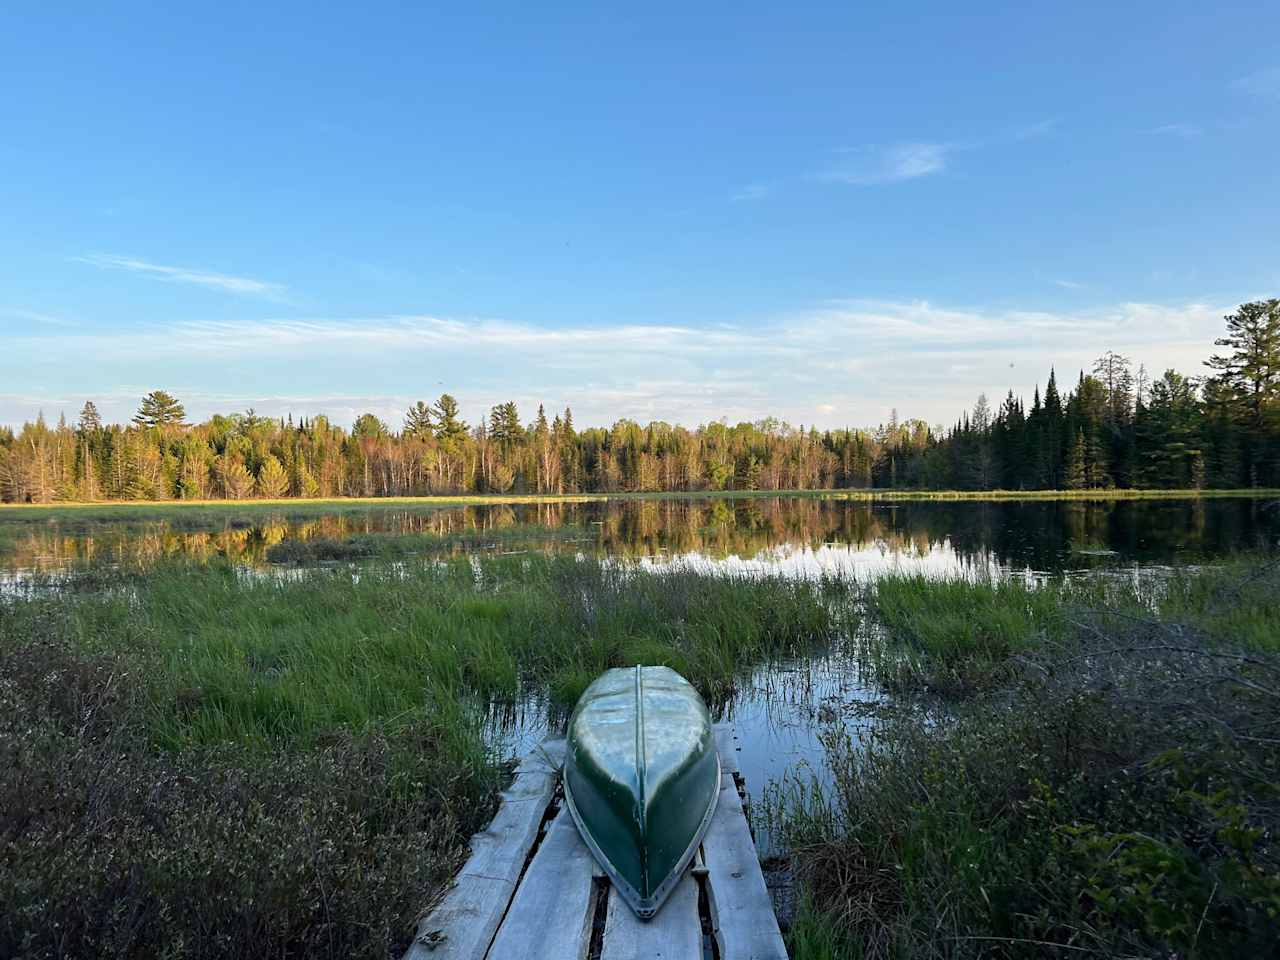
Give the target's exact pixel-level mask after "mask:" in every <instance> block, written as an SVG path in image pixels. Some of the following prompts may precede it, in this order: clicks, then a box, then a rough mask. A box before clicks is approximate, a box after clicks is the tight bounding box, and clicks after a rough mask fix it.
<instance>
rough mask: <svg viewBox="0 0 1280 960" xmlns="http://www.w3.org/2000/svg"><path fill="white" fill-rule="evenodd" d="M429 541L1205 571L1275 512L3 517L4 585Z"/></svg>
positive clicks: (644, 553) (745, 508)
mask: <svg viewBox="0 0 1280 960" xmlns="http://www.w3.org/2000/svg"><path fill="white" fill-rule="evenodd" d="M410 533H422V534H430V535H434V536H437V537H443V538H447V539H449V540H451V541H452V542H450V543H446V544H444V545H443V546H444V547H445V548H447V549H451V550H455V551H473V550H495V551H512V550H530V549H534V550H568V551H572V552H581V553H587V554H595V555H602V556H618V557H630V558H638V559H641V560H644V561H646V562H669V561H671V560H673V559H676V560H680V559H683V560H685V561H686V562H689V561H692V562H708V563H720V564H727V565H731V566H736V567H740V568H744V569H750V568H759V569H776V570H783V571H793V572H795V573H797V574H801V573H804V572H805V571H811V570H818V569H845V570H850V571H855V572H866V573H871V574H874V572H875V571H876V570H879V569H883V568H885V567H892V566H903V565H905V566H909V567H911V568H918V569H922V570H925V571H928V572H937V573H946V572H950V571H956V570H962V569H965V568H968V567H972V566H974V565H977V566H981V567H986V566H992V565H994V566H997V567H999V568H1001V569H1005V570H1035V571H1045V572H1056V571H1061V570H1071V569H1087V568H1092V567H1097V566H1100V565H1102V566H1129V565H1134V564H1138V565H1164V564H1172V563H1201V562H1210V561H1212V560H1213V559H1214V558H1215V557H1221V556H1224V555H1226V554H1229V553H1231V552H1233V551H1237V550H1242V549H1251V548H1256V547H1258V546H1259V545H1263V544H1270V543H1274V542H1275V541H1276V539H1277V537H1278V536H1280V503H1277V502H1276V501H1274V500H1264V499H1216V500H1215V499H1205V500H1131V501H1110V502H1081V501H1024V502H1011V501H991V502H982V501H952V502H924V501H918V502H901V503H865V502H853V501H846V500H838V499H820V498H811V497H777V498H753V499H746V500H697V499H691V500H666V499H663V500H623V501H606V502H590V503H559V504H551V503H536V504H510V505H507V504H502V505H489V506H466V507H424V508H405V507H403V506H395V507H391V508H382V507H378V506H368V507H366V506H361V507H358V508H356V507H345V508H341V509H336V510H334V511H333V512H330V513H324V512H316V511H315V510H314V509H308V510H302V511H296V512H295V511H290V510H287V509H282V510H280V511H278V512H277V511H274V510H267V511H264V510H263V509H261V508H252V507H249V508H244V509H237V508H236V507H228V508H225V509H223V508H199V507H196V508H191V509H190V510H179V509H173V508H170V509H168V510H166V511H162V512H161V513H158V514H157V515H155V516H152V517H148V516H147V515H146V514H145V513H143V512H139V513H131V514H129V515H128V516H120V515H118V514H117V515H116V516H114V517H111V518H97V517H95V516H94V514H93V512H92V511H89V512H87V513H80V512H69V513H67V514H64V515H62V516H61V517H60V518H58V519H35V520H29V519H26V518H25V517H24V515H23V513H22V512H19V511H13V512H4V511H0V573H3V574H6V575H8V576H9V577H11V578H12V577H15V576H19V575H22V574H24V573H29V572H32V571H36V570H40V571H57V570H65V569H69V568H74V567H75V566H77V565H80V564H86V563H90V564H97V563H126V564H135V563H142V564H145V563H147V562H149V561H154V560H156V559H159V558H162V557H167V556H187V557H195V558H211V557H214V556H224V557H227V558H229V559H231V560H233V561H236V562H240V563H246V564H252V565H265V564H266V554H267V550H268V549H269V548H270V547H271V546H272V545H273V544H276V543H278V542H280V541H281V540H284V539H286V538H297V539H302V540H308V539H313V538H317V537H327V538H331V539H344V538H346V537H349V536H352V535H359V534H410Z"/></svg>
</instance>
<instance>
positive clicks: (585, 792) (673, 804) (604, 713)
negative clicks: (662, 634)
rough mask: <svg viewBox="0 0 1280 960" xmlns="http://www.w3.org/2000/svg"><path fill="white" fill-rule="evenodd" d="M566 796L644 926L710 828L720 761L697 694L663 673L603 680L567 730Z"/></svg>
mask: <svg viewBox="0 0 1280 960" xmlns="http://www.w3.org/2000/svg"><path fill="white" fill-rule="evenodd" d="M564 795H565V801H566V802H567V804H568V807H569V812H570V814H571V815H572V816H573V819H574V822H575V823H576V824H577V825H578V832H579V833H581V834H582V839H583V840H584V841H585V842H586V845H587V847H588V848H590V850H591V852H592V854H593V855H594V856H595V858H596V860H597V861H598V862H599V864H600V866H601V867H602V868H603V869H604V871H605V873H607V874H608V876H609V879H610V880H611V881H612V882H613V884H614V886H615V887H616V888H617V889H618V892H619V893H620V894H621V895H622V897H623V899H624V900H626V902H627V903H628V904H629V905H630V906H631V908H632V909H633V910H635V912H636V914H637V916H639V917H640V918H641V919H642V920H648V919H650V918H651V917H652V916H653V915H654V914H655V913H657V912H658V908H659V907H660V906H662V902H663V901H664V900H665V899H666V898H667V895H668V894H669V893H671V891H672V890H673V889H674V888H675V885H676V883H678V882H679V880H680V877H681V875H682V874H683V873H684V870H685V868H686V867H687V866H688V865H689V861H690V860H692V859H693V856H694V854H695V853H696V852H697V849H698V844H699V843H701V842H702V836H703V834H704V833H706V831H707V826H708V825H709V824H710V823H711V815H712V814H713V813H714V812H715V808H716V798H717V797H718V796H719V795H720V756H719V754H717V753H716V747H715V740H714V738H713V737H712V733H711V718H710V716H709V715H708V714H707V707H706V705H705V704H704V703H703V702H702V698H701V697H699V696H698V692H697V691H696V690H694V689H693V686H692V685H691V684H690V683H689V681H688V680H686V679H685V678H684V677H682V676H680V674H678V673H676V672H675V671H674V670H671V669H670V668H668V667H627V668H623V669H618V670H607V671H605V672H604V673H603V674H601V675H600V676H599V677H597V678H596V680H595V681H594V682H593V683H592V684H591V686H589V687H587V689H586V691H585V692H584V693H583V694H582V699H581V700H579V701H578V705H577V707H575V708H574V711H573V716H572V718H571V719H570V720H569V733H568V742H567V749H566V752H565V763H564Z"/></svg>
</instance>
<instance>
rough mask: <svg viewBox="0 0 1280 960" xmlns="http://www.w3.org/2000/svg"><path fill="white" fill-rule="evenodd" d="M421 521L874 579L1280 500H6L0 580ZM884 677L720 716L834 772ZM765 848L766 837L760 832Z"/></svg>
mask: <svg viewBox="0 0 1280 960" xmlns="http://www.w3.org/2000/svg"><path fill="white" fill-rule="evenodd" d="M408 533H421V534H429V535H432V536H435V537H439V538H443V539H442V540H441V541H440V542H438V543H437V544H435V546H434V549H441V550H445V551H447V552H474V551H495V552H518V551H529V550H537V551H568V552H571V553H574V554H586V555H597V556H606V557H626V558H631V559H634V560H638V561H639V562H641V563H645V564H666V563H691V564H696V565H699V566H708V565H709V566H714V567H720V568H724V569H726V570H734V571H744V572H745V571H753V570H758V571H779V572H785V573H788V574H790V575H794V576H810V575H813V574H815V573H818V572H821V571H830V572H836V571H839V572H844V573H847V574H849V575H852V576H857V577H860V578H864V579H871V578H874V577H875V575H876V574H877V573H879V572H881V571H884V570H889V569H905V570H917V571H921V572H924V573H926V574H930V575H945V574H952V573H971V572H975V571H978V572H984V571H991V572H1003V573H1025V572H1033V573H1034V572H1045V573H1053V572H1063V571H1087V570H1100V569H1104V570H1105V569H1111V570H1125V571H1137V570H1141V569H1147V568H1152V567H1161V566H1168V565H1172V564H1200V563H1211V562H1213V561H1214V560H1215V559H1216V558H1220V557H1224V556H1226V555H1228V554H1231V553H1233V552H1236V551H1240V550H1248V549H1256V548H1259V547H1266V546H1271V545H1274V544H1275V543H1276V542H1277V539H1280V503H1277V502H1275V501H1268V500H1261V499H1206V500H1167V501H1162V500H1134V501H1110V502H1080V501H1026V502H1010V501H995V502H975V501H953V502H900V503H866V502H852V501H844V500H838V499H820V498H799V497H792V498H787V497H779V498H753V499H749V500H705V499H704V500H697V499H690V500H670V499H661V500H625V501H612V502H592V503H561V504H548V503H538V504H510V505H507V504H503V505H496V506H467V507H443V508H442V507H434V508H406V507H404V506H401V505H396V506H394V507H387V508H383V507H378V506H372V507H364V506H361V507H358V508H356V507H346V508H341V509H337V510H335V511H334V512H331V513H317V512H315V511H314V510H304V511H296V512H295V511H289V510H287V509H286V510H281V511H279V512H276V511H273V510H268V511H265V512H264V511H263V510H262V509H261V508H248V509H238V508H235V507H231V508H228V509H226V510H222V509H216V510H215V509H205V508H195V509H193V510H191V511H190V512H188V511H175V510H172V509H170V510H168V511H165V512H164V514H163V515H162V516H161V515H157V516H154V517H150V518H148V517H147V516H146V515H145V514H143V515H138V514H133V515H130V516H129V517H128V518H119V517H116V518H113V519H95V518H93V515H92V514H78V513H70V514H68V515H66V516H64V517H63V518H61V519H56V520H47V519H41V520H28V519H25V518H23V517H22V514H20V513H13V514H9V515H6V514H4V513H0V589H3V587H4V584H6V583H7V584H8V585H9V587H10V588H12V587H13V586H14V585H16V584H19V583H21V582H22V581H23V580H24V579H25V578H27V577H29V576H30V575H31V574H32V573H33V572H36V571H40V572H57V571H73V570H75V569H76V568H78V567H82V566H85V565H94V564H100V563H107V564H129V565H133V564H143V565H145V564H146V563H148V562H151V561H154V560H157V559H159V558H163V557H171V556H186V557H193V558H212V557H215V556H223V557H227V558H229V559H231V560H233V561H235V562H237V563H243V564H246V565H250V566H254V567H260V568H265V567H267V566H268V564H267V560H266V555H267V550H268V549H269V548H270V547H271V546H272V545H273V544H275V543H278V542H280V541H281V540H284V539H286V538H297V539H303V540H307V539H312V538H317V537H327V538H332V539H343V538H346V537H349V536H353V535H358V534H408ZM879 696H880V694H879V693H878V692H877V691H876V690H875V689H874V687H872V686H870V685H869V684H867V683H864V682H863V681H862V679H861V678H860V677H859V675H858V668H857V664H856V662H854V661H853V660H852V658H849V657H846V656H842V655H841V653H840V651H839V650H834V651H830V652H829V653H827V654H824V655H819V656H813V657H809V658H806V659H804V660H802V661H791V662H784V663H775V664H770V665H768V666H762V667H760V668H759V669H757V670H756V671H755V673H754V675H753V677H752V680H751V682H750V683H749V684H746V685H744V687H743V688H742V689H741V690H740V691H739V692H738V695H737V696H736V697H735V698H734V699H733V701H732V702H730V703H729V704H728V705H727V706H726V708H725V712H724V716H723V717H722V719H725V720H728V721H730V722H732V723H733V725H734V728H735V731H736V733H737V735H738V736H739V738H740V743H741V744H742V749H741V752H740V753H739V754H738V760H739V765H740V766H741V768H742V771H743V774H744V776H745V777H746V780H747V785H748V788H749V789H750V790H751V792H752V793H753V794H754V795H756V796H759V791H760V790H761V789H762V788H763V787H764V786H765V785H766V784H767V783H769V782H771V781H776V780H777V779H779V778H781V777H782V776H784V775H785V774H790V775H797V774H798V775H800V776H802V777H803V776H806V775H808V774H812V775H814V776H816V777H818V779H819V780H822V779H824V770H825V767H824V761H823V757H824V752H823V749H822V746H821V744H820V742H819V735H820V733H821V731H822V729H823V728H824V726H825V725H826V724H828V723H832V722H836V721H837V720H839V721H843V722H845V723H851V722H861V721H858V720H857V716H858V708H859V707H860V706H861V705H864V704H866V703H869V702H872V701H875V700H876V699H877V698H878V697H879ZM546 732H547V713H546V710H545V708H544V706H543V705H542V704H541V703H539V702H538V701H536V700H531V701H527V702H524V703H521V704H519V705H517V706H516V708H515V709H514V710H508V711H505V712H504V714H503V715H502V716H501V717H500V718H497V719H495V722H494V723H493V737H494V740H495V742H496V743H497V744H499V745H500V746H501V748H502V749H504V750H505V751H507V752H510V753H520V752H523V751H526V750H527V749H530V748H531V747H532V746H533V745H534V744H535V743H536V742H537V741H538V740H539V739H541V737H542V736H544V735H545V734H546ZM762 841H764V842H763V845H764V846H765V847H766V849H767V839H765V838H762Z"/></svg>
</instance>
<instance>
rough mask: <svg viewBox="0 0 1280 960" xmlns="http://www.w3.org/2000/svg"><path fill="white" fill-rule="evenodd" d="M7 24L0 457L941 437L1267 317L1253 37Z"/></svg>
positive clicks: (1, 121) (1277, 47)
mask: <svg viewBox="0 0 1280 960" xmlns="http://www.w3.org/2000/svg"><path fill="white" fill-rule="evenodd" d="M25 6H26V9H25V10H23V9H19V5H11V6H10V7H9V8H7V9H6V10H5V11H4V12H0V84H2V87H0V89H3V90H4V94H3V96H0V423H10V424H16V423H20V422H21V421H22V420H23V419H24V418H28V417H32V416H34V415H35V413H36V412H37V411H38V410H41V409H42V410H43V411H44V412H45V414H46V416H49V417H51V418H52V417H56V416H57V415H58V413H59V412H60V411H63V410H65V411H66V412H67V414H68V416H71V417H73V416H74V414H75V412H76V411H77V410H78V409H79V407H80V405H81V403H82V402H83V401H84V400H85V399H94V400H95V401H97V403H98V405H99V407H100V409H102V411H103V412H104V414H106V415H107V416H109V417H112V418H123V417H126V416H128V415H129V414H130V413H131V412H132V410H133V409H134V408H135V407H136V404H137V398H138V397H139V396H141V394H142V393H144V392H146V391H147V390H150V389H152V388H155V387H161V388H165V389H168V390H170V391H171V392H173V393H175V394H177V395H178V396H179V397H181V398H182V399H184V400H185V401H186V403H187V408H188V412H189V413H191V414H192V415H194V416H197V417H203V416H207V415H208V414H209V413H210V412H213V411H215V410H233V409H244V408H246V407H250V406H252V407H254V408H256V409H257V410H258V411H259V412H265V413H273V414H274V413H280V414H283V413H286V412H292V413H294V414H295V415H297V414H311V413H317V412H326V413H329V414H330V415H332V416H334V417H335V418H336V419H338V420H340V421H349V420H350V419H351V418H352V417H353V416H354V415H355V414H356V413H357V412H359V411H361V410H365V409H370V410H374V411H375V412H378V413H380V414H381V415H383V416H385V417H387V418H388V419H390V420H392V422H393V423H398V420H399V412H400V411H402V410H403V409H404V408H405V407H406V406H407V405H408V404H409V403H410V402H411V401H413V400H416V399H418V398H431V397H434V396H436V395H438V394H439V393H440V392H441V391H444V390H448V391H449V392H451V393H453V394H455V395H456V396H458V398H459V399H460V401H461V402H462V405H463V409H464V412H465V413H466V414H467V415H468V417H470V418H472V419H474V418H475V417H476V416H477V415H478V414H479V413H480V412H481V411H482V410H483V409H484V408H486V407H487V406H489V405H491V404H493V403H497V402H500V401H504V400H508V399H514V400H516V401H518V402H519V403H520V405H521V408H522V412H523V413H524V414H525V416H526V417H532V415H533V413H534V410H535V409H536V405H537V403H538V402H539V401H545V402H546V403H547V405H548V407H549V408H556V409H559V408H561V407H563V406H565V405H571V406H572V407H573V409H574V413H575V418H576V419H577V421H578V422H579V423H607V422H611V421H612V420H613V419H615V418H617V417H619V416H629V417H634V418H637V419H640V420H648V419H652V418H661V419H666V420H671V421H677V422H683V423H688V424H692V423H695V422H699V421H702V420H706V419H709V418H714V417H719V416H725V417H728V418H729V419H730V420H731V421H736V420H739V419H757V418H759V417H762V416H765V415H769V414H773V415H778V416H782V417H784V418H786V419H788V420H790V421H791V422H793V423H804V424H810V423H816V424H818V425H820V426H837V425H844V424H851V425H865V424H872V423H875V422H878V421H880V420H882V419H884V418H885V417H887V415H888V413H889V411H890V410H891V409H892V408H894V407H896V408H897V409H898V410H899V411H900V412H901V414H902V415H904V416H923V417H925V418H926V419H928V420H929V421H931V422H938V421H943V422H950V421H952V420H953V419H954V418H955V416H956V414H957V413H958V411H959V409H960V408H962V407H965V406H969V405H971V404H972V402H973V399H974V398H975V397H976V395H977V394H978V393H979V392H980V391H985V392H987V393H989V394H992V395H1001V394H1003V392H1004V390H1005V389H1007V388H1008V387H1013V388H1014V389H1015V390H1016V391H1018V392H1021V393H1025V394H1027V395H1028V397H1029V395H1030V391H1031V388H1032V386H1033V385H1034V384H1035V383H1036V382H1037V381H1042V380H1043V379H1044V376H1045V374H1046V372H1047V368H1048V366H1049V365H1050V364H1051V363H1056V364H1057V366H1058V368H1059V371H1060V373H1061V374H1063V375H1064V376H1068V377H1072V378H1073V377H1074V375H1075V373H1076V371H1077V370H1078V369H1079V367H1080V366H1081V365H1082V364H1087V363H1088V362H1090V360H1091V359H1092V358H1093V357H1095V356H1096V355H1097V354H1099V353H1101V352H1102V351H1104V350H1106V349H1108V348H1111V349H1116V350H1119V351H1121V352H1124V353H1127V354H1130V355H1132V356H1133V357H1134V359H1135V360H1136V361H1142V362H1145V363H1146V364H1147V365H1148V367H1150V368H1153V369H1156V370H1157V371H1158V370H1161V369H1163V368H1164V367H1165V366H1169V365H1173V366H1176V367H1179V368H1180V369H1183V370H1184V371H1186V372H1199V371H1198V369H1197V364H1198V362H1199V361H1200V360H1201V359H1203V357H1205V356H1206V355H1207V354H1208V353H1209V351H1210V350H1211V348H1212V339H1213V337H1214V336H1215V335H1217V334H1218V332H1219V331H1220V329H1221V325H1222V324H1221V317H1222V314H1223V313H1225V312H1227V311H1229V310H1230V309H1231V308H1232V307H1233V306H1234V305H1235V304H1236V303H1238V302H1240V301H1241V300H1245V299H1252V298H1255V297H1260V296H1275V295H1277V293H1278V292H1280V230H1277V227H1276V224H1277V222H1280V218H1278V215H1280V164H1278V163H1277V161H1276V157H1277V156H1280V40H1276V39H1275V38H1276V37H1277V36H1278V35H1280V30H1278V29H1277V28H1280V6H1277V5H1276V4H1275V3H1274V2H1272V3H1257V4H1223V5H1212V4H1205V3H1203V2H1198V3H1169V2H1163V3H1158V4H1156V3H1150V4H1146V3H1127V4H1113V3H1112V4H1096V5H1095V4H1074V5H1067V4H1025V3H1023V4H1007V5H1004V4H1002V5H995V4H983V5H979V4H969V5H959V4H936V5H913V6H911V7H909V8H907V7H901V8H897V9H893V10H890V9H888V5H884V9H880V10H876V9H869V8H867V7H866V5H853V4H833V5H830V6H827V5H819V4H811V5H808V6H804V7H796V6H792V5H784V4H767V5H766V4H759V5H750V4H749V5H744V4H735V5H732V6H730V5H724V6H712V5H701V6H700V7H699V9H697V10H696V11H694V12H690V9H689V6H690V5H687V4H682V5H666V6H664V5H657V4H644V5H638V6H637V5H631V6H626V7H624V6H622V5H617V6H616V7H615V8H613V9H612V10H611V9H608V8H606V7H605V6H601V5H581V6H577V7H570V6H567V5H549V6H541V5H529V4H511V5H503V6H497V5H492V6H488V7H486V8H485V9H483V10H480V9H475V10H471V11H468V12H458V11H453V12H438V11H431V10H428V9H425V8H426V6H428V5H415V6H411V5H405V6H404V7H403V8H400V9H397V8H394V7H389V6H385V5H377V4H364V5H361V7H360V8H359V9H357V8H356V7H348V8H346V9H337V8H336V7H335V8H334V9H332V10H325V9H320V7H319V5H302V4H298V5H290V4H272V5H258V4H233V3H222V4H205V5H200V6H199V7H196V6H195V5H184V4H133V3H124V2H121V3H114V4H98V5H89V4H82V5H73V4H57V5H55V4H48V5H42V6H41V7H39V8H37V6H36V5H25ZM55 7H56V8H57V9H56V10H55V9H54V8H55ZM268 7H269V9H268Z"/></svg>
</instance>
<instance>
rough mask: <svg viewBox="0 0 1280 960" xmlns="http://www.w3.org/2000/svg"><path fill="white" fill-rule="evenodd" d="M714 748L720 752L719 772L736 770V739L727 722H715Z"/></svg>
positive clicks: (734, 771)
mask: <svg viewBox="0 0 1280 960" xmlns="http://www.w3.org/2000/svg"><path fill="white" fill-rule="evenodd" d="M714 730H715V735H716V750H717V751H718V752H719V754H720V772H721V773H737V772H738V741H737V740H736V739H735V738H734V736H733V727H732V726H731V725H730V724H727V723H717V724H716V725H715V727H714Z"/></svg>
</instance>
